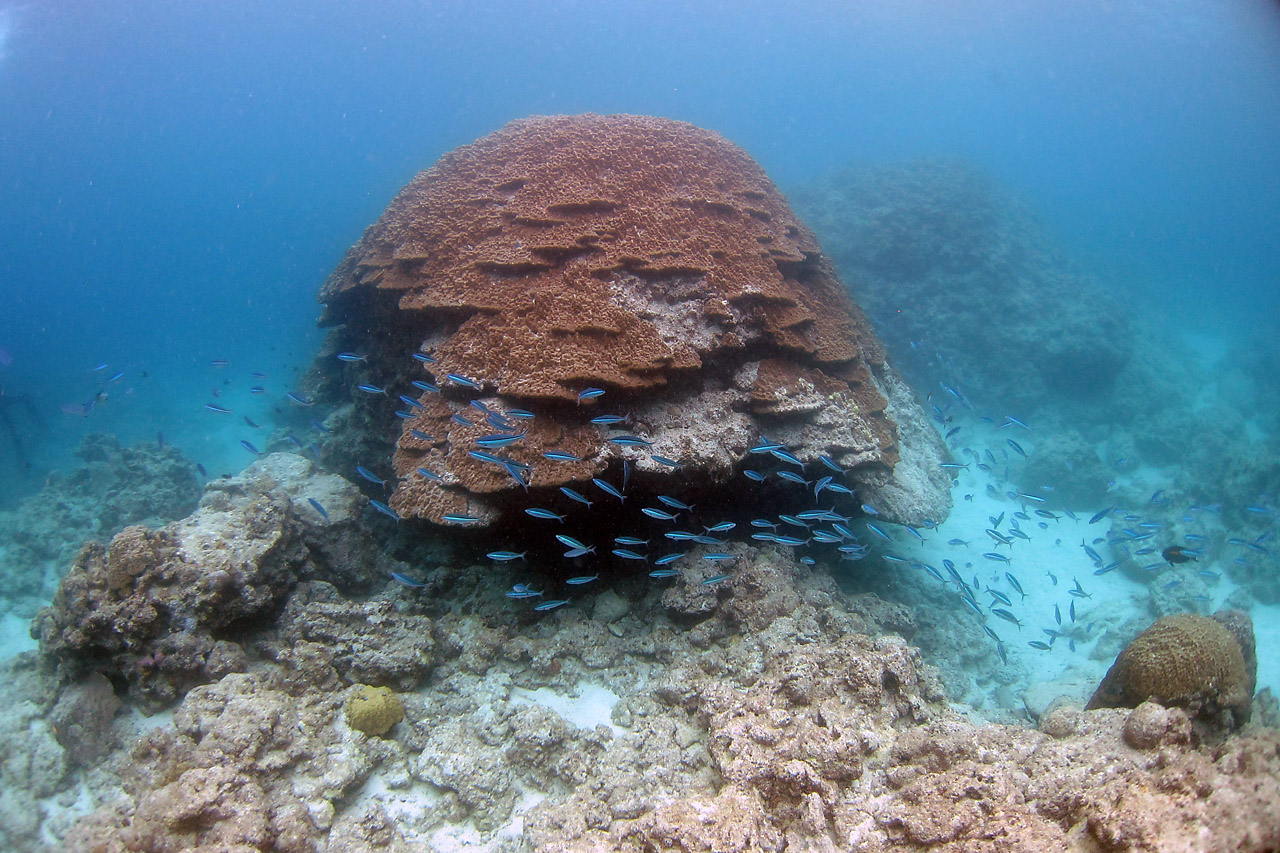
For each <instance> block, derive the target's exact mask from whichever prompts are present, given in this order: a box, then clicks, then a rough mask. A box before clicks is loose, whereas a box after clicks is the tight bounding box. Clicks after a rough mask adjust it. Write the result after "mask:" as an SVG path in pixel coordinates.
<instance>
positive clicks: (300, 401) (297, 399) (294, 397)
mask: <svg viewBox="0 0 1280 853" xmlns="http://www.w3.org/2000/svg"><path fill="white" fill-rule="evenodd" d="M285 396H286V397H288V398H289V400H290V401H292V402H293V403H296V404H297V405H299V406H302V407H303V408H310V407H311V406H314V405H315V401H314V400H310V399H308V398H306V397H304V396H302V395H301V394H299V393H298V392H296V391H289V392H287V393H286V394H285Z"/></svg>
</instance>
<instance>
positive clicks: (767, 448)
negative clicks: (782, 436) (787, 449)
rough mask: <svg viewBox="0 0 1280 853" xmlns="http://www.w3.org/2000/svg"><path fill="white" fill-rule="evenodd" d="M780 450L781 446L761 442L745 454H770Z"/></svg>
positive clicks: (769, 442)
mask: <svg viewBox="0 0 1280 853" xmlns="http://www.w3.org/2000/svg"><path fill="white" fill-rule="evenodd" d="M781 449H782V445H781V444H776V443H774V442H772V441H762V442H761V443H760V444H757V445H756V446H755V447H753V448H751V449H750V450H749V451H747V452H748V453H772V452H773V451H775V450H781Z"/></svg>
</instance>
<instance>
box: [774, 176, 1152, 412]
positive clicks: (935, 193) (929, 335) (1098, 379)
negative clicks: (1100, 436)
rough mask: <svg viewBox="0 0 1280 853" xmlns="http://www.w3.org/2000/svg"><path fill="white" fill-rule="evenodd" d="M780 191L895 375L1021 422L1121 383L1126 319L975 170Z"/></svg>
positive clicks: (831, 180)
mask: <svg viewBox="0 0 1280 853" xmlns="http://www.w3.org/2000/svg"><path fill="white" fill-rule="evenodd" d="M790 195H791V198H792V202H793V204H794V206H795V208H796V210H797V211H798V212H799V213H800V215H801V216H803V217H804V219H805V221H806V222H808V223H809V224H810V226H811V227H813V229H814V231H815V232H816V233H817V234H818V236H819V238H820V239H821V241H822V244H823V246H825V247H826V249H827V251H828V252H829V253H830V254H831V257H832V259H833V260H834V261H835V264H836V266H837V267H838V268H839V270H840V273H841V275H842V276H843V277H844V278H845V280H846V281H848V282H849V283H850V285H851V287H852V289H853V291H854V295H855V297H856V298H857V300H858V302H859V304H860V305H862V307H863V308H864V309H865V310H866V311H867V312H868V314H870V315H871V316H872V317H874V318H877V321H878V322H879V323H880V326H879V328H878V331H880V332H881V334H882V335H885V336H886V340H887V341H888V343H889V344H890V346H891V347H892V349H893V352H894V354H895V357H896V358H897V359H899V360H901V362H902V366H903V367H904V369H911V370H914V372H915V373H918V374H921V375H927V376H928V377H930V378H931V379H932V378H934V377H937V376H939V375H941V376H942V377H943V378H944V379H945V380H946V381H948V382H951V383H953V384H957V385H959V386H960V387H961V388H964V389H968V390H969V391H970V393H981V399H982V400H983V401H984V402H986V403H987V404H988V405H990V404H1000V405H1003V406H1010V407H1015V408H1016V409H1017V410H1019V411H1023V412H1027V411H1029V410H1030V409H1031V408H1032V407H1040V406H1043V405H1044V404H1046V403H1048V402H1050V401H1054V402H1060V401H1062V400H1063V399H1067V400H1070V399H1079V400H1094V401H1096V400H1098V399H1100V398H1108V397H1109V396H1110V391H1111V390H1112V388H1113V387H1115V385H1116V383H1117V382H1118V381H1119V379H1120V377H1121V376H1122V375H1123V371H1124V369H1125V366H1126V364H1127V363H1128V361H1129V360H1130V358H1131V357H1132V355H1133V353H1132V345H1131V337H1132V336H1131V335H1130V334H1129V330H1128V323H1127V320H1126V314H1125V312H1124V311H1122V310H1120V306H1118V305H1115V304H1112V301H1111V299H1110V297H1108V296H1107V294H1106V293H1105V292H1104V291H1103V289H1102V288H1101V287H1100V286H1099V285H1098V284H1097V282H1095V281H1092V280H1090V279H1088V278H1087V277H1085V276H1083V275H1081V274H1079V273H1078V272H1075V271H1073V270H1071V269H1070V268H1069V267H1068V266H1067V265H1066V263H1065V262H1064V261H1063V259H1062V258H1061V256H1060V255H1059V254H1058V253H1057V252H1056V251H1055V250H1054V248H1053V247H1052V246H1051V245H1050V243H1049V241H1048V240H1046V239H1045V237H1044V236H1043V234H1042V232H1041V229H1040V227H1039V225H1038V224H1037V223H1036V222H1035V221H1034V219H1033V217H1032V216H1031V215H1030V213H1029V212H1028V211H1027V210H1026V209H1025V208H1024V207H1023V206H1021V205H1020V204H1018V203H1017V202H1016V201H1015V200H1013V199H1011V198H1009V197H1007V196H1006V195H1005V194H1004V193H1002V192H1001V191H1000V190H999V189H998V188H997V187H996V185H995V183H994V181H992V180H991V179H990V178H988V177H987V176H986V175H984V174H983V173H982V172H980V171H979V170H978V169H976V168H974V167H972V166H969V165H966V164H964V163H962V162H959V161H951V160H924V161H918V162H913V163H907V164H901V165H894V166H885V167H879V168H869V167H868V168H849V169H845V170H842V171H839V172H836V173H834V174H831V175H827V176H824V177H823V178H822V179H821V180H820V181H817V182H815V183H813V184H811V185H808V186H805V187H800V188H796V189H794V190H793V191H792V192H791V193H790ZM986 328H991V329H992V330H993V332H998V333H993V334H984V335H982V336H981V337H980V338H975V337H974V334H973V330H975V329H986ZM935 359H936V360H937V361H933V362H932V363H930V360H935ZM913 360H914V363H913ZM1014 365H1017V367H1018V369H1017V370H1014V369H1012V368H1013V366H1014ZM930 384H931V385H932V384H933V383H932V382H930Z"/></svg>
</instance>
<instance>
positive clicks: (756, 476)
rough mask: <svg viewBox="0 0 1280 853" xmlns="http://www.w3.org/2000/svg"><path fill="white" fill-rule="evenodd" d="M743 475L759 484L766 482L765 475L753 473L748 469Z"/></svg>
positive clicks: (757, 472)
mask: <svg viewBox="0 0 1280 853" xmlns="http://www.w3.org/2000/svg"><path fill="white" fill-rule="evenodd" d="M742 473H743V474H744V475H746V478H747V479H748V480H755V481H756V482H757V483H763V482H764V474H761V473H760V472H759V471H753V470H751V469H750V468H747V469H745V470H744V471H743V472H742Z"/></svg>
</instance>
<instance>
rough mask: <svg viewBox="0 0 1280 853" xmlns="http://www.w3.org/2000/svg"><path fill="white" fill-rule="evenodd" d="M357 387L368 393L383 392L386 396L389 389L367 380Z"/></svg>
mask: <svg viewBox="0 0 1280 853" xmlns="http://www.w3.org/2000/svg"><path fill="white" fill-rule="evenodd" d="M356 388H358V389H359V390H361V391H363V392H365V393H366V394H381V395H382V396H384V397H385V396H387V391H386V389H385V388H379V387H378V386H377V385H370V384H369V383H367V382H361V383H360V384H359V385H357V386H356Z"/></svg>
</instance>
